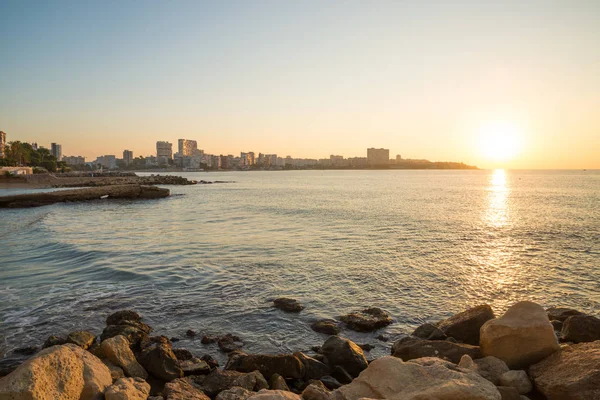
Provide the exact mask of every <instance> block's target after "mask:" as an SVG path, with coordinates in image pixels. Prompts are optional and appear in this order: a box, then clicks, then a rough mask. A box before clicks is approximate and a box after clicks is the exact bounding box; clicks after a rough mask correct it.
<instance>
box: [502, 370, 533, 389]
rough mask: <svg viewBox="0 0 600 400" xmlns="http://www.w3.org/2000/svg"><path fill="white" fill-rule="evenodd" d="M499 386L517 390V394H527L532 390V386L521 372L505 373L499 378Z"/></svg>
mask: <svg viewBox="0 0 600 400" xmlns="http://www.w3.org/2000/svg"><path fill="white" fill-rule="evenodd" d="M499 383H500V386H510V387H514V388H516V389H517V391H518V392H519V394H527V393H529V392H531V391H532V390H533V385H532V384H531V381H530V380H529V377H528V376H527V372H525V371H523V370H514V371H507V372H505V373H504V374H502V375H501V376H500V379H499Z"/></svg>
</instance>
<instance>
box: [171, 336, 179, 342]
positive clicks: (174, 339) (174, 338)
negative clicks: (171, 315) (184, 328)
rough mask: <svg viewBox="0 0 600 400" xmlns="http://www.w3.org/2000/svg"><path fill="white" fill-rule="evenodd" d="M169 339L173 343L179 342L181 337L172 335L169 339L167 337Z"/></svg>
mask: <svg viewBox="0 0 600 400" xmlns="http://www.w3.org/2000/svg"><path fill="white" fill-rule="evenodd" d="M169 340H170V341H171V343H175V342H179V341H180V340H181V339H179V338H178V337H175V336H173V337H172V338H171V339H169Z"/></svg>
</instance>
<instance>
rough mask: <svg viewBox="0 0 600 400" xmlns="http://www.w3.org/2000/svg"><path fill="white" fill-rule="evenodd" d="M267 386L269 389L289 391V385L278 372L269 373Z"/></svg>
mask: <svg viewBox="0 0 600 400" xmlns="http://www.w3.org/2000/svg"><path fill="white" fill-rule="evenodd" d="M269 387H270V388H271V390H287V391H288V392H289V391H290V387H289V386H288V385H287V383H286V382H285V379H283V377H282V376H281V375H279V374H273V375H271V378H270V379H269Z"/></svg>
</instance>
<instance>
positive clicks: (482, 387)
mask: <svg viewBox="0 0 600 400" xmlns="http://www.w3.org/2000/svg"><path fill="white" fill-rule="evenodd" d="M333 395H334V397H333V398H334V399H336V400H337V399H340V400H341V399H344V400H350V399H360V398H375V399H382V398H383V399H398V400H400V399H401V400H421V399H461V400H501V396H500V393H499V392H498V390H497V389H496V387H495V386H494V385H493V384H492V383H491V382H489V381H488V380H486V379H484V378H482V377H481V376H479V375H477V374H475V373H472V372H470V371H467V370H463V369H460V368H458V367H457V366H456V365H454V364H452V363H449V362H447V361H444V360H441V359H439V358H422V359H420V360H414V361H409V362H404V361H402V360H400V359H399V358H396V357H389V356H387V357H382V358H379V359H377V360H375V361H373V362H372V363H371V364H369V367H368V368H367V369H366V370H365V371H363V372H362V373H361V374H360V376H359V377H358V378H356V379H354V380H353V381H352V383H350V384H349V385H345V386H342V387H341V388H339V389H337V390H335V391H334V392H333Z"/></svg>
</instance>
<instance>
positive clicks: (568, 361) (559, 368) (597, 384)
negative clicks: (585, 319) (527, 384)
mask: <svg viewBox="0 0 600 400" xmlns="http://www.w3.org/2000/svg"><path fill="white" fill-rule="evenodd" d="M529 376H530V377H531V379H532V380H533V382H534V384H535V387H536V388H537V390H538V391H539V392H541V393H542V394H544V395H545V396H546V397H547V398H548V400H588V399H600V341H595V342H590V343H579V344H574V345H572V346H566V347H563V348H562V349H561V350H559V351H557V352H555V353H554V354H552V355H551V356H549V357H547V358H546V359H544V360H542V361H541V362H539V363H537V364H535V365H532V366H531V367H530V368H529Z"/></svg>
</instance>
